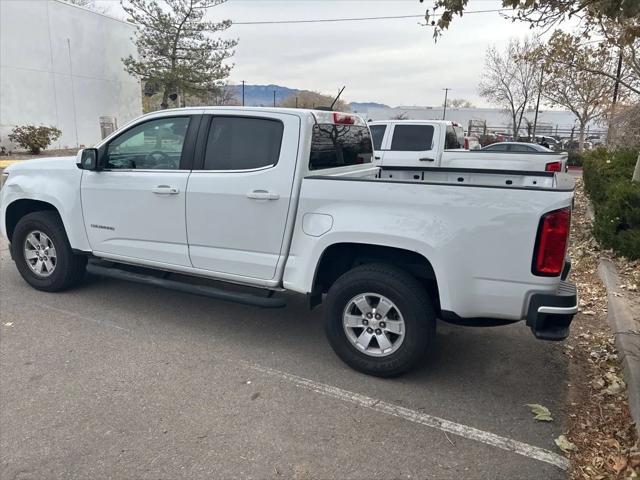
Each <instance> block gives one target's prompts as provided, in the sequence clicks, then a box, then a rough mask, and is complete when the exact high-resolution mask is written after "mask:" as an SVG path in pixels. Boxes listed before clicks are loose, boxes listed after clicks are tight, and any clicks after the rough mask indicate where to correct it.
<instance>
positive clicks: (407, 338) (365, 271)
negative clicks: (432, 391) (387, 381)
mask: <svg viewBox="0 0 640 480" xmlns="http://www.w3.org/2000/svg"><path fill="white" fill-rule="evenodd" d="M369 292H370V293H375V294H380V295H383V296H384V297H387V298H388V299H389V300H390V301H391V302H393V303H394V304H395V305H396V306H397V308H398V310H399V311H400V312H401V314H402V317H403V319H404V324H405V333H404V339H403V341H402V342H401V343H400V346H399V347H398V349H397V350H396V351H394V352H393V353H390V354H388V355H387V356H380V357H373V356H370V355H367V354H366V353H364V352H363V351H361V350H358V349H357V348H356V346H355V345H353V343H352V342H351V340H350V339H349V338H348V336H347V333H346V332H345V328H344V327H343V314H344V312H345V309H346V308H347V306H348V305H349V303H350V301H351V300H352V299H353V298H354V297H356V296H357V295H359V294H364V293H369ZM435 327H436V316H435V313H434V311H433V307H432V306H431V300H430V298H429V296H428V294H427V291H426V290H425V288H424V287H423V286H422V285H421V284H420V282H418V280H417V279H416V278H415V277H413V276H411V275H410V274H408V273H407V272H405V271H403V270H401V269H399V268H397V267H394V266H392V265H385V264H369V265H361V266H359V267H356V268H354V269H353V270H350V271H348V272H347V273H345V274H344V275H342V276H341V277H340V278H338V280H337V281H336V282H335V283H334V284H333V285H332V286H331V288H330V289H329V292H328V293H327V298H326V305H325V332H326V334H327V338H328V339H329V343H330V344H331V347H332V348H333V350H334V351H335V352H336V354H337V355H338V356H339V357H340V358H341V359H342V360H343V361H344V362H345V363H346V364H347V365H349V366H350V367H352V368H354V369H355V370H358V371H360V372H363V373H367V374H369V375H375V376H378V377H393V376H397V375H400V374H402V373H405V372H407V371H409V370H410V369H411V368H413V367H414V366H415V365H416V364H417V363H418V362H419V361H420V360H421V359H422V358H423V357H424V355H425V354H426V352H427V351H428V349H429V345H430V344H431V342H432V341H433V340H434V338H435ZM376 343H377V342H376Z"/></svg>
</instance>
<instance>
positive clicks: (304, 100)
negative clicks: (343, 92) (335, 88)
mask: <svg viewBox="0 0 640 480" xmlns="http://www.w3.org/2000/svg"><path fill="white" fill-rule="evenodd" d="M333 98H334V97H332V96H330V95H323V94H322V93H319V92H312V91H309V90H302V91H300V92H298V93H293V94H291V95H289V96H288V97H287V98H285V99H284V100H283V101H282V102H281V103H280V105H279V106H280V107H288V108H294V107H296V108H316V107H329V106H330V105H331V103H333ZM333 108H334V110H339V111H342V112H344V111H346V110H349V105H347V103H346V102H344V101H342V100H341V99H339V100H338V101H337V102H336V104H335V105H334V106H333Z"/></svg>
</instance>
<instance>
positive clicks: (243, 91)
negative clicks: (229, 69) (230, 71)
mask: <svg viewBox="0 0 640 480" xmlns="http://www.w3.org/2000/svg"><path fill="white" fill-rule="evenodd" d="M242 106H243V107H244V80H242Z"/></svg>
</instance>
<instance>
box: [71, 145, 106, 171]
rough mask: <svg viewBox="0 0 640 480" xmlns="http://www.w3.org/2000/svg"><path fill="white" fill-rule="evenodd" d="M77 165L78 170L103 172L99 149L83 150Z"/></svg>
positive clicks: (80, 152)
mask: <svg viewBox="0 0 640 480" xmlns="http://www.w3.org/2000/svg"><path fill="white" fill-rule="evenodd" d="M76 158H77V161H76V164H77V165H78V168H81V169H83V170H101V169H102V166H101V165H99V164H98V149H97V148H83V149H82V150H80V151H79V152H78V155H77V157H76Z"/></svg>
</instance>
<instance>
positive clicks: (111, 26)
mask: <svg viewBox="0 0 640 480" xmlns="http://www.w3.org/2000/svg"><path fill="white" fill-rule="evenodd" d="M134 30H135V28H134V26H133V25H131V24H128V23H126V22H122V21H120V20H117V19H114V18H111V17H108V16H106V15H102V14H99V13H96V12H92V11H89V10H87V9H84V8H80V7H76V6H74V5H69V4H67V3H64V2H61V1H58V0H45V1H43V0H0V145H2V146H4V147H6V148H7V149H8V150H9V149H15V146H14V145H13V144H12V143H11V142H10V141H9V139H8V138H7V135H8V134H9V133H10V131H11V129H12V128H13V127H14V126H16V125H26V124H35V125H46V126H57V127H58V128H59V129H60V130H62V137H61V138H60V139H59V140H58V141H57V142H56V144H54V145H52V146H51V147H50V148H71V147H75V146H81V145H86V146H88V145H93V144H95V143H96V142H97V141H98V140H100V123H99V120H98V119H99V117H101V116H106V115H110V116H114V117H116V119H117V122H118V125H123V124H124V123H126V122H127V121H129V120H131V119H133V118H135V117H137V116H139V115H141V114H142V98H141V93H140V83H139V81H137V80H136V79H135V78H133V77H131V76H130V75H129V74H127V73H126V72H125V71H124V68H123V65H122V60H121V59H122V58H123V57H126V56H128V55H129V54H132V55H134V56H135V55H136V49H135V46H134V44H133V42H132V41H131V37H132V36H133V34H134Z"/></svg>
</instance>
